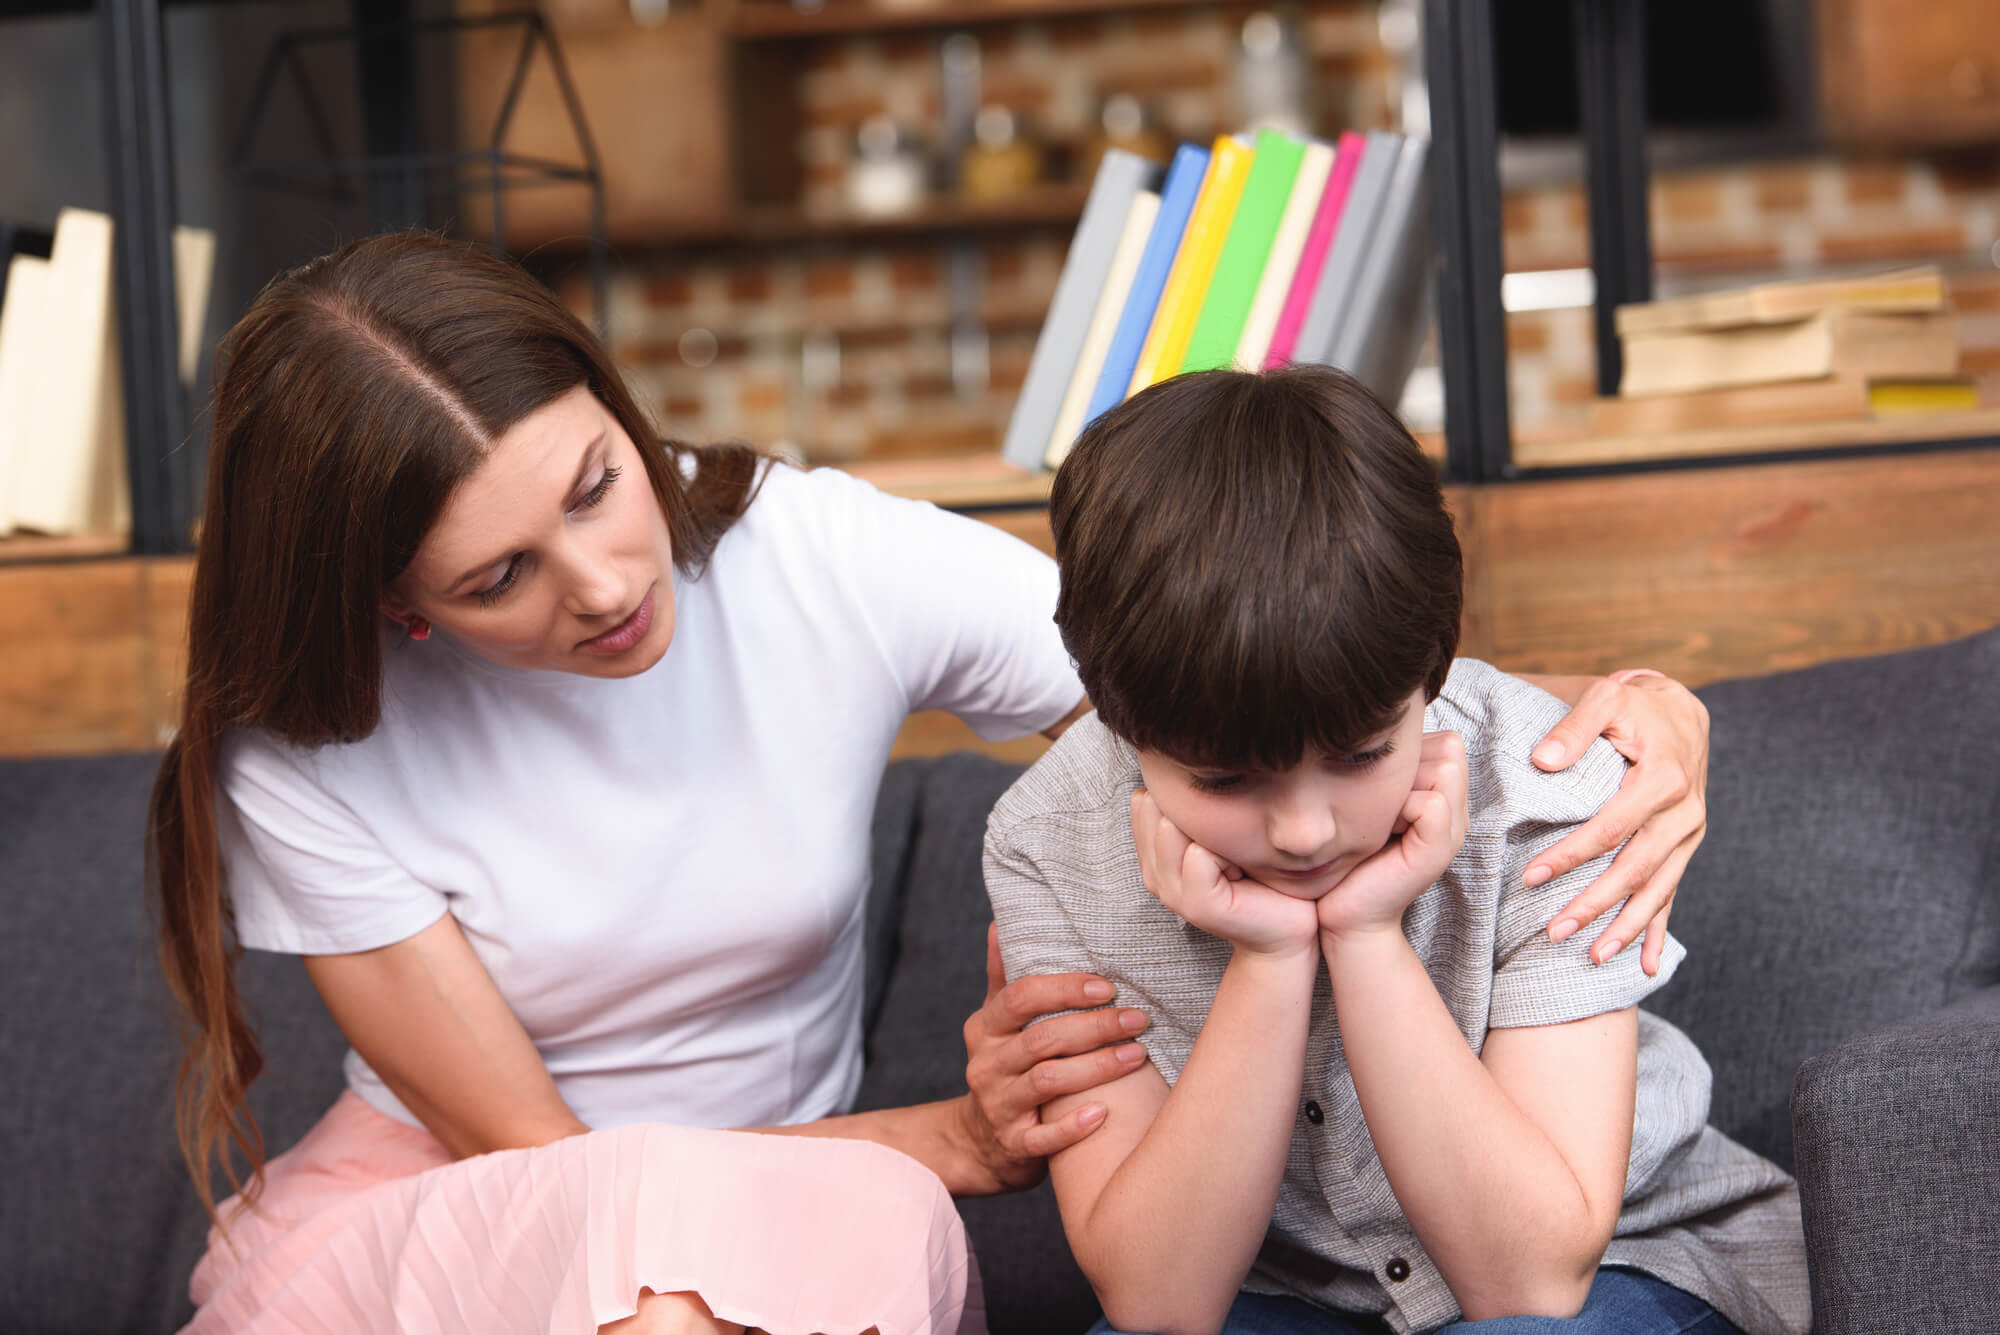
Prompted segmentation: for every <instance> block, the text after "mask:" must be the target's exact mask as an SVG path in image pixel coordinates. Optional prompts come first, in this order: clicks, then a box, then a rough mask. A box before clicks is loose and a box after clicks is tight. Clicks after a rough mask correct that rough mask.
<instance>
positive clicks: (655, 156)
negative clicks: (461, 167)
mask: <svg viewBox="0 0 2000 1335" xmlns="http://www.w3.org/2000/svg"><path fill="white" fill-rule="evenodd" d="M512 7H513V6H511V5H508V4H506V3H504V0H459V4H458V12H459V13H460V14H461V15H465V16H473V15H484V14H491V13H496V12H502V11H504V10H505V9H508V8H512ZM544 11H545V13H546V14H547V16H548V19H549V23H550V26H551V27H552V28H553V29H554V31H555V33H556V40H557V41H558V42H560V43H561V46H562V53H563V57H564V61H565V63H566V64H567V66H568V69H569V76H570V80H571V82H572V83H573V84H574V85H575V87H576V91H577V97H578V99H579V101H580V102H581V103H582V107H583V117H584V123H585V124H586V125H587V126H588V127H589V129H590V134H591V137H592V139H593V140H594V141H595V143H596V147H597V153H598V160H599V162H600V164H601V166H602V168H603V171H604V208H605V232H606V234H607V236H608V237H609V239H610V240H611V241H612V242H613V243H629V244H645V243H648V242H650V241H652V240H653V239H655V238H656V237H658V236H660V235H662V234H665V233H673V232H685V231H705V230H713V229H715V228H717V227H719V226H720V225H721V223H722V221H723V220H724V219H725V218H726V217H727V216H729V214H730V213H731V212H732V209H733V201H734V198H735V191H734V185H733V182H732V178H731V172H732V167H731V160H730V154H731V151H732V147H731V146H732V136H731V131H730V119H731V118H730V115H729V111H728V99H727V83H728V59H727V52H726V49H725V45H724V42H723V38H722V35H721V31H720V29H719V27H718V25H717V24H716V23H714V22H713V21H712V20H711V19H710V18H709V17H708V16H707V15H705V14H704V13H703V12H702V11H701V8H700V6H698V5H696V6H686V7H684V6H681V5H676V6H674V11H673V12H672V13H670V14H669V15H668V16H667V17H665V18H663V19H662V20H660V21H659V22H658V23H656V24H640V23H637V22H634V21H633V19H632V16H631V10H630V9H629V7H628V6H627V5H626V4H625V3H624V0H551V3H548V4H546V5H545V6H544ZM460 43H461V44H460V46H459V47H458V53H459V58H458V87H457V98H458V117H459V131H458V133H459V141H460V143H461V144H462V145H463V146H464V147H467V148H484V147H486V146H487V145H489V144H490V143H491V141H492V135H493V128H494V125H495V121H496V118H497V117H498V115H499V112H500V108H501V105H502V103H503V101H504V100H505V93H506V90H507V87H508V84H509V82H510V81H511V80H512V79H513V77H514V70H515V66H516V63H517V57H518V54H519V51H520V46H521V33H520V30H519V29H518V28H499V29H494V30H491V31H478V32H471V33H467V34H465V35H464V36H463V37H462V38H461V39H460ZM502 145H503V148H504V149H505V151H507V152H509V153H517V154H522V155H525V156H530V157H537V158H544V159H547V160H550V161H555V162H562V163H568V164H581V163H582V161H583V156H582V148H581V146H580V145H579V144H578V142H577V140H576V136H575V135H574V134H573V133H572V131H571V129H570V119H569V115H568V113H567V111H566V109H565V107H564V104H563V99H562V94H561V91H560V87H559V85H558V84H557V82H556V78H555V75H554V73H553V71H552V67H551V65H550V63H549V60H548V56H547V53H546V52H545V51H540V50H538V51H537V54H536V56H535V59H534V63H533V64H532V65H531V66H530V69H529V73H528V76H527V79H526V80H525V82H524V83H523V84H522V87H521V95H520V101H519V104H518V105H517V106H516V108H515V111H514V117H513V120H512V122H511V125H510V127H509V129H508V131H507V133H506V134H505V135H504V136H503V139H502ZM464 207H465V225H466V228H467V230H468V231H469V232H471V233H472V234H473V235H476V236H482V237H484V236H490V235H491V227H492V196H491V194H490V193H489V192H487V191H478V190H468V191H467V192H466V193H465V198H464ZM503 207H504V208H505V210H506V212H505V218H504V221H505V224H506V240H507V246H508V248H509V249H510V250H512V251H514V252H516V253H519V252H521V251H523V250H525V249H527V248H529V247H532V246H536V245H540V244H544V243H547V242H552V241H558V242H581V241H583V240H585V239H587V238H588V236H589V234H590V194H589V191H587V190H586V189H585V188H584V187H583V186H581V185H570V184H551V185H538V186H536V187H534V188H533V189H523V190H509V191H508V192H507V193H506V199H505V202H504V205H503Z"/></svg>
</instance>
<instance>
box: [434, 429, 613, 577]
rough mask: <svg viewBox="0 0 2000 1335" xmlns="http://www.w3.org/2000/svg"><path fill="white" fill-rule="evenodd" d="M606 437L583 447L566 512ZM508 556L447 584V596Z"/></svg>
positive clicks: (565, 501)
mask: <svg viewBox="0 0 2000 1335" xmlns="http://www.w3.org/2000/svg"><path fill="white" fill-rule="evenodd" d="M604 437H605V433H604V432H602V431H600V432H598V433H597V434H596V435H594V436H592V437H591V438H590V443H589V444H588V445H585V446H584V447H583V457H582V458H580V459H578V460H577V463H576V476H575V477H573V478H571V479H570V482H569V490H568V491H565V492H564V493H563V508H564V509H565V510H567V509H568V508H569V499H570V497H572V496H574V495H576V493H577V491H578V490H579V489H580V488H581V487H582V486H583V479H584V476H585V475H586V474H588V473H589V472H590V461H591V460H592V459H594V458H596V457H597V448H598V446H600V445H602V444H604ZM506 556H507V554H506V553H505V552H502V553H501V554H500V555H498V556H494V557H490V558H488V559H487V560H484V561H481V562H480V563H479V564H478V565H476V566H474V567H472V568H471V569H470V570H468V571H466V572H465V573H464V574H463V575H460V576H459V577H458V578H457V579H455V580H453V581H452V582H451V583H449V584H447V585H446V586H445V590H444V591H445V594H446V595H447V596H449V595H451V594H455V593H457V592H458V591H459V590H460V589H462V588H464V587H465V586H466V585H467V584H470V583H471V582H472V581H473V580H474V579H475V578H477V577H478V576H480V575H483V574H485V573H486V572H487V571H488V570H491V569H492V568H493V567H494V566H496V565H498V564H500V562H501V561H503V560H505V559H506Z"/></svg>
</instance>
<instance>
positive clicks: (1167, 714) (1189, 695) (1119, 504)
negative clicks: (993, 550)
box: [1049, 366, 1463, 770]
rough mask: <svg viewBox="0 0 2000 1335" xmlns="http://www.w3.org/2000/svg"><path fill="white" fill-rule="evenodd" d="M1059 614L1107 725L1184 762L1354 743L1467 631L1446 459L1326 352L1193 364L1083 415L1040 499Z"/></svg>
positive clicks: (1289, 755) (1266, 765) (1270, 759)
mask: <svg viewBox="0 0 2000 1335" xmlns="http://www.w3.org/2000/svg"><path fill="white" fill-rule="evenodd" d="M1049 518H1050V522H1051V524H1052V526H1053V528H1054V530H1055V544H1056V561H1057V562H1058V564H1059V565H1060V566H1061V568H1062V593H1061V597H1060V599H1059V600H1058V602H1057V604H1056V624H1057V626H1058V627H1059V628H1060V629H1061V631H1062V637H1063V643H1064V645H1065V646H1067V647H1068V649H1069V652H1070V656H1071V657H1072V658H1074V659H1075V660H1076V664H1077V669H1078V672H1079V673H1080V675H1081V676H1082V678H1083V685H1084V689H1085V690H1087V691H1088V692H1089V693H1090V699H1091V702H1092V704H1093V705H1095V706H1096V709H1097V713H1098V717H1099V718H1100V719H1101V720H1102V721H1103V723H1104V724H1105V726H1106V727H1108V728H1110V729H1111V730H1112V731H1113V732H1114V733H1116V734H1118V735H1119V736H1120V737H1123V738H1124V739H1125V740H1126V741H1128V742H1130V743H1132V744H1133V745H1134V746H1137V747H1140V748H1142V749H1145V750H1149V751H1157V752H1160V753H1161V754H1163V755H1166V756H1169V757H1171V758H1173V759H1175V760H1177V761H1179V762H1181V763H1183V764H1188V765H1199V766H1203V767H1210V766H1213V767H1216V768H1231V769H1234V768H1249V769H1257V770H1283V769H1290V768H1291V767H1293V766H1294V765H1297V764H1298V763H1299V761H1300V760H1301V759H1303V758H1304V757H1305V755H1306V754H1307V753H1308V751H1312V752H1319V753H1324V754H1329V755H1346V754H1350V753H1352V752H1354V751H1357V750H1360V749H1362V748H1363V747H1364V746H1365V745H1366V744H1367V743H1368V742H1369V741H1370V740H1371V739H1373V738H1375V737H1376V736H1378V735H1380V734H1381V733H1382V732H1383V731H1385V730H1386V729H1387V728H1388V727H1389V726H1390V725H1391V724H1393V723H1394V722H1395V721H1396V719H1397V718H1398V717H1399V716H1400V715H1401V713H1402V710H1403V707H1404V705H1405V704H1406V703H1407V702H1408V700H1409V698H1410V696H1411V695H1412V694H1413V693H1414V692H1416V691H1418V690H1422V691H1423V693H1424V698H1425V700H1427V701H1428V700H1432V699H1435V698H1436V697H1437V693H1438V691H1439V690H1441V689H1442V688H1443V686H1444V680H1445V676H1446V674H1447V673H1448V672H1449V671H1450V670H1451V661H1452V658H1453V656H1454V655H1455V654H1456V653H1457V650H1458V623H1459V607H1460V601H1461V590H1460V584H1461V579H1462V574H1463V572H1462V567H1461V562H1460V556H1459V548H1458V537H1457V535H1456V534H1455V533H1454V532H1453V531H1452V523H1451V516H1450V515H1449V514H1448V513H1447V512H1446V511H1445V507H1444V495H1443V492H1442V490H1441V489H1440V488H1439V485H1438V479H1437V475H1436V472H1435V470H1434V469H1433V467H1432V465H1431V464H1430V462H1429V461H1428V460H1426V459H1425V458H1424V456H1423V453H1422V452H1421V451H1420V450H1419V449H1418V448H1417V444H1416V442H1415V441H1414V440H1412V439H1411V438H1410V434H1409V432H1408V431H1406V430H1404V428H1403V425H1402V423H1400V422H1399V421H1397V420H1396V418H1395V416H1394V414H1392V413H1390V412H1389V410H1388V409H1386V408H1384V407H1383V406H1382V404H1381V403H1380V402H1378V401H1377V400H1376V398H1375V396H1374V395H1373V394H1371V393H1369V391H1368V390H1367V388H1366V387H1364V386H1363V385H1362V384H1361V383H1360V382H1359V381H1357V380H1355V379H1354V378H1353V377H1352V376H1350V375H1347V374H1346V373H1345V372H1342V371H1338V370H1334V369H1332V368H1331V367H1324V366H1293V367H1287V368H1285V369H1282V370H1277V371H1270V372H1266V373H1263V374H1251V373H1248V372H1243V371H1203V372H1199V373H1196V374H1191V375H1184V376H1180V377H1178V378H1176V379H1173V380H1169V381H1167V382H1165V383H1163V384H1159V385H1155V386H1153V387H1152V388H1151V389H1148V390H1146V391H1145V392H1143V393H1141V394H1138V395H1136V396H1134V397H1133V398H1131V399H1130V400H1128V401H1127V402H1125V403H1124V404H1122V405H1120V406H1119V407H1117V408H1114V409H1112V410H1111V411H1110V412H1107V413H1105V414H1104V415H1103V416H1102V417H1100V418H1099V419H1098V420H1097V421H1096V422H1094V423H1093V424H1092V425H1091V426H1090V428H1089V429H1088V430H1086V431H1085V432H1084V433H1083V436H1082V437H1081V439H1079V440H1078V441H1077V443H1076V447H1075V448H1074V449H1073V450H1071V451H1070V454H1069V457H1068V458H1067V459H1066V460H1064V462H1063V465H1062V468H1061V470H1060V471H1059V472H1058V473H1057V474H1056V479H1055V490H1054V494H1053V495H1052V497H1051V499H1050V509H1049Z"/></svg>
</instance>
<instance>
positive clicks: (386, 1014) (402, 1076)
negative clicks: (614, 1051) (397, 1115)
mask: <svg viewBox="0 0 2000 1335" xmlns="http://www.w3.org/2000/svg"><path fill="white" fill-rule="evenodd" d="M305 964H306V975H307V976H308V977H309V978H311V979H312V981H313V986H314V987H316V988H318V989H319V994H320V998H321V1000H323V1001H325V1003H326V1008H327V1010H329V1011H331V1012H332V1013H333V1019H334V1023H336V1024H338V1025H339V1026H340V1032H341V1033H342V1034H343V1035H345V1036H346V1038H347V1041H348V1042H349V1043H350V1044H352V1045H353V1047H354V1050H355V1051H356V1052H358V1053H360V1054H361V1058H362V1060H363V1061H365V1062H367V1063H368V1065H369V1066H370V1067H371V1068H373V1069H374V1071H375V1074H376V1075H378V1076H380V1077H381V1078H382V1081H383V1083H384V1084H386V1085H388V1086H389V1089H390V1092H391V1093H393V1094H395V1096H396V1097H397V1098H399V1099H401V1100H402V1101H403V1106H404V1107H406V1108H408V1109H409V1110H410V1111H411V1112H413V1113H415V1114H416V1115H417V1119H418V1120H419V1121H421V1122H422V1123H423V1124H424V1126H425V1127H426V1128H428V1129H429V1131H430V1133H431V1134H432V1135H434V1136H436V1137H437V1138H438V1139H439V1140H440V1141H442V1142H443V1144H444V1147H445V1148H446V1149H448V1150H450V1151H451V1152H452V1154H453V1155H454V1156H455V1157H457V1158H461V1159H463V1158H466V1157H468V1156H470V1155H474V1154H484V1153H486V1152H487V1151H489V1150H504V1149H518V1148H521V1147H524V1146H529V1145H546V1144H548V1143H549V1142H551V1141H556V1140H561V1139H562V1138H563V1137H565V1136H570V1135H575V1134H577V1133H578V1132H582V1131H588V1130H589V1129H590V1128H589V1127H587V1126H585V1125H584V1124H583V1123H582V1121H580V1120H579V1119H578V1118H577V1116H576V1114H575V1113H573V1112H571V1111H570V1108H569V1105H568V1104H566V1103H564V1102H563V1099H562V1095H561V1094H559V1093H558V1092H557V1091H556V1084H555V1081H554V1080H553V1079H552V1078H550V1076H549V1071H548V1067H547V1066H545V1065H543V1063H542V1057H541V1054H540V1053H539V1052H537V1051H535V1045H534V1042H533V1041H532V1040H531V1039H530V1038H529V1037H528V1033H527V1031H526V1030H525V1029H523V1028H522V1027H521V1022H520V1020H519V1019H517V1018H515V1015H514V1012H513V1011H512V1010H510V1009H509V1008H508V1006H507V1002H506V1000H505V998H503V997H502V996H501V995H500V989H499V988H498V987H497V986H495V985H494V982H493V978H492V975H490V974H488V973H487V972H486V966H485V965H483V964H481V963H480V962H479V957H478V956H477V955H475V954H474V953H473V950H472V946H471V944H470V943H468V942H467V941H466V939H465V934H464V933H463V932H461V931H460V930H459V927H458V922H457V920H456V919H454V918H453V917H452V916H451V915H450V914H449V913H447V914H445V915H444V916H443V917H442V918H439V919H438V920H437V921H436V922H434V923H432V924H431V925H430V926H429V927H426V928H424V929H423V930H422V931H421V932H418V933H417V934H416V935H415V936H412V937H409V938H407V939H406V940H402V941H398V942H397V943H396V944H394V945H392V946H384V947H382V948H381V949H380V950H367V951H362V952H360V953H358V954H353V955H308V956H307V957H306V960H305Z"/></svg>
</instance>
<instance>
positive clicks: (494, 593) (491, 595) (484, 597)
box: [479, 556, 521, 607]
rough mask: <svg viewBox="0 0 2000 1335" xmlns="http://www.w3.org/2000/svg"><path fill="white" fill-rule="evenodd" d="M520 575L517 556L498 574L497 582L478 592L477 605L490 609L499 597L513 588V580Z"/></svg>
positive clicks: (519, 561)
mask: <svg viewBox="0 0 2000 1335" xmlns="http://www.w3.org/2000/svg"><path fill="white" fill-rule="evenodd" d="M520 573H521V558H520V557H518V556H517V557H515V558H514V559H513V560H511V561H509V562H508V563H507V568H506V569H505V570H503V571H501V572H500V578H499V580H498V581H497V582H495V583H494V584H492V585H490V586H489V587H487V588H484V589H481V590H480V591H479V605H480V606H481V607H491V606H493V604H495V603H497V602H499V601H500V595H502V594H504V593H506V592H507V590H509V589H511V588H513V587H514V580H515V579H516V578H517V577H518V576H519V575H520Z"/></svg>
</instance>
